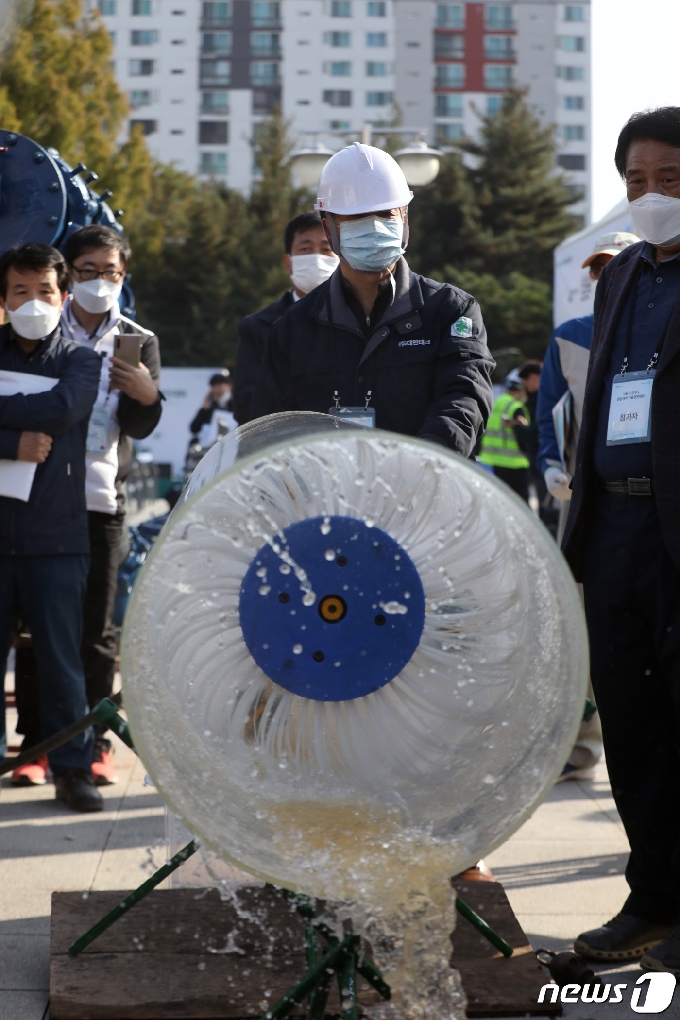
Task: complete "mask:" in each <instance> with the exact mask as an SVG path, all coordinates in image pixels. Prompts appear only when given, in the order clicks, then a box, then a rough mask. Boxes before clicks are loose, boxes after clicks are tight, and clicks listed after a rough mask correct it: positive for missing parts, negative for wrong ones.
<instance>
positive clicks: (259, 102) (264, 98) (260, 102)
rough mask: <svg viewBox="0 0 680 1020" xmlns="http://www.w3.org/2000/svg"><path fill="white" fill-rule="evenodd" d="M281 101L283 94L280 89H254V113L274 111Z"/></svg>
mask: <svg viewBox="0 0 680 1020" xmlns="http://www.w3.org/2000/svg"><path fill="white" fill-rule="evenodd" d="M280 102H281V94H280V92H279V90H278V89H271V88H268V89H253V113H254V114H255V115H257V116H259V115H261V114H267V113H273V111H274V108H275V107H276V106H277V104H278V103H280Z"/></svg>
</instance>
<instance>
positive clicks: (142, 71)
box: [130, 60, 154, 78]
mask: <svg viewBox="0 0 680 1020" xmlns="http://www.w3.org/2000/svg"><path fill="white" fill-rule="evenodd" d="M153 64H154V62H153V60H131V61H130V76H131V77H132V78H138V77H141V76H144V75H149V74H153Z"/></svg>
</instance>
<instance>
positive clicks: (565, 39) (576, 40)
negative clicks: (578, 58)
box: [557, 35, 586, 53]
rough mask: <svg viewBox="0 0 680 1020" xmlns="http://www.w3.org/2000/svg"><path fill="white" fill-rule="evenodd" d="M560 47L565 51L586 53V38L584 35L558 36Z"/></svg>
mask: <svg viewBox="0 0 680 1020" xmlns="http://www.w3.org/2000/svg"><path fill="white" fill-rule="evenodd" d="M557 46H558V49H560V50H564V52H565V53H585V50H586V40H585V36H582V35H560V36H558V37H557Z"/></svg>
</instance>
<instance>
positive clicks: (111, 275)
mask: <svg viewBox="0 0 680 1020" xmlns="http://www.w3.org/2000/svg"><path fill="white" fill-rule="evenodd" d="M71 269H72V270H73V272H74V273H77V274H78V276H79V277H80V279H81V280H84V281H85V282H87V281H88V280H98V279H99V278H100V277H102V279H104V280H108V281H109V283H118V281H119V280H120V278H121V277H122V276H125V273H121V272H119V271H116V270H113V269H106V270H104V272H103V273H98V272H97V270H96V269H78V267H77V266H71Z"/></svg>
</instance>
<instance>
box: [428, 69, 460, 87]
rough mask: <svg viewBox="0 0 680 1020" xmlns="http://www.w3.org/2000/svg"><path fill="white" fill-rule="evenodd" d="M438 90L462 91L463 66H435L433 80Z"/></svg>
mask: <svg viewBox="0 0 680 1020" xmlns="http://www.w3.org/2000/svg"><path fill="white" fill-rule="evenodd" d="M435 82H436V86H437V88H438V89H462V88H464V87H465V65H464V64H437V77H436V79H435Z"/></svg>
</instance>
